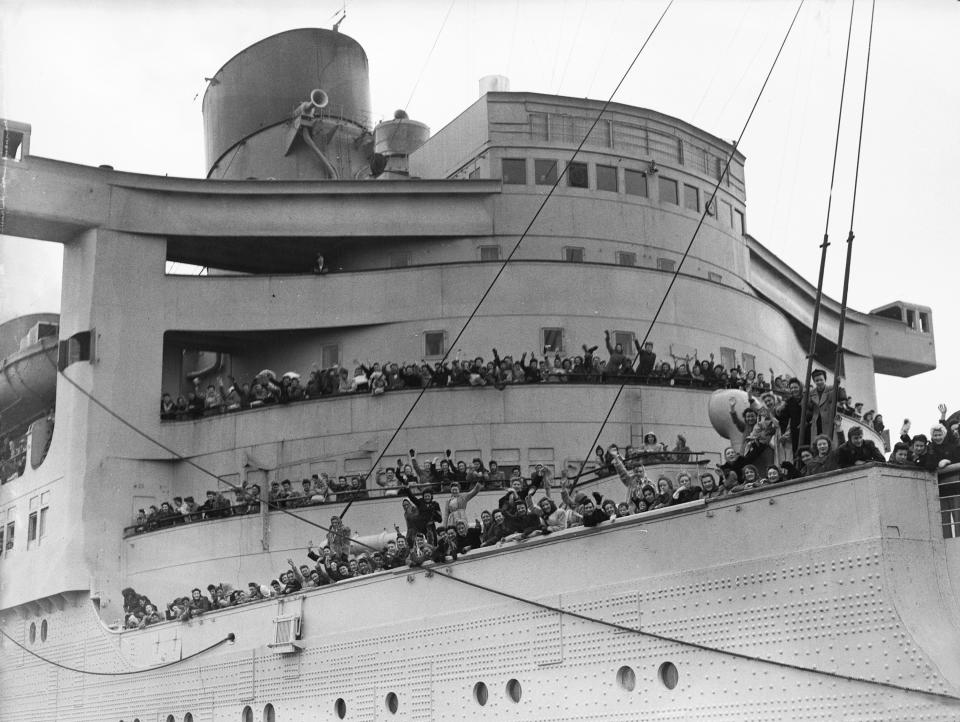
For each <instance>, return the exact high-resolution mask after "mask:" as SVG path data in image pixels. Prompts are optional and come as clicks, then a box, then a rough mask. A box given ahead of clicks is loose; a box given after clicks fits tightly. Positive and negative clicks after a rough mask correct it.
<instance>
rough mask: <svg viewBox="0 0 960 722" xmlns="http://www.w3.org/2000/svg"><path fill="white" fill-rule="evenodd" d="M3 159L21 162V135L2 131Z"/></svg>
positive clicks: (5, 129)
mask: <svg viewBox="0 0 960 722" xmlns="http://www.w3.org/2000/svg"><path fill="white" fill-rule="evenodd" d="M3 157H4V158H8V159H10V160H23V133H21V132H19V131H16V130H10V129H9V128H4V129H3Z"/></svg>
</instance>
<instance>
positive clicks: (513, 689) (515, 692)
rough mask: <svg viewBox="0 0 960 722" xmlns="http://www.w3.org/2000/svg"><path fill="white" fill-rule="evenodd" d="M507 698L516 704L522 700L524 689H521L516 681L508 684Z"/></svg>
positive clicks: (513, 680)
mask: <svg viewBox="0 0 960 722" xmlns="http://www.w3.org/2000/svg"><path fill="white" fill-rule="evenodd" d="M507 696H508V697H509V698H510V699H512V700H513V701H514V702H519V701H520V698H521V697H522V696H523V688H522V687H520V682H518V681H517V680H515V679H511V680H510V681H509V682H507Z"/></svg>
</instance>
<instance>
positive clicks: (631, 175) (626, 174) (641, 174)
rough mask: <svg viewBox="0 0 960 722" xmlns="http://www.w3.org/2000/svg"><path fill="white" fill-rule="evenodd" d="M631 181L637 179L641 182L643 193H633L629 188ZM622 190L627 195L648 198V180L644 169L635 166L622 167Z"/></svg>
mask: <svg viewBox="0 0 960 722" xmlns="http://www.w3.org/2000/svg"><path fill="white" fill-rule="evenodd" d="M631 180H632V181H635V182H637V181H639V182H642V183H643V193H634V192H633V191H631V190H630V185H631ZM623 192H624V194H625V195H628V196H635V197H637V198H649V197H650V181H649V179H648V178H647V173H646V171H642V170H639V169H637V168H624V169H623Z"/></svg>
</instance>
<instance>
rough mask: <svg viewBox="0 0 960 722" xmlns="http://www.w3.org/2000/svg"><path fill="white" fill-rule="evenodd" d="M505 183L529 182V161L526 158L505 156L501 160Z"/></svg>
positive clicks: (524, 183) (522, 183) (523, 183)
mask: <svg viewBox="0 0 960 722" xmlns="http://www.w3.org/2000/svg"><path fill="white" fill-rule="evenodd" d="M500 167H501V173H500V174H501V177H502V178H503V183H504V185H507V184H510V185H526V184H527V161H526V159H525V158H504V159H503V160H502V161H500Z"/></svg>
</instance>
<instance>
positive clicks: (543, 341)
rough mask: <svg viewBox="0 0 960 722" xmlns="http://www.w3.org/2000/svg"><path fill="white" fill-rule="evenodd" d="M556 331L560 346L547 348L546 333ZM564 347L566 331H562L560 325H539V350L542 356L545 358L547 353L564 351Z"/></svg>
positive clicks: (555, 353) (561, 352) (554, 353)
mask: <svg viewBox="0 0 960 722" xmlns="http://www.w3.org/2000/svg"><path fill="white" fill-rule="evenodd" d="M552 332H557V333H559V336H560V347H559V348H551V349H550V350H549V351H548V350H547V333H552ZM565 347H566V333H564V330H563V327H562V326H541V327H540V352H541V354H542V355H543V358H546V357H547V355H548V354H552V355H554V356H555V355H557V354H563V353H565V352H566V351H565Z"/></svg>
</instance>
